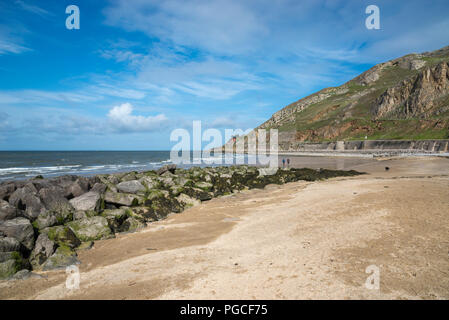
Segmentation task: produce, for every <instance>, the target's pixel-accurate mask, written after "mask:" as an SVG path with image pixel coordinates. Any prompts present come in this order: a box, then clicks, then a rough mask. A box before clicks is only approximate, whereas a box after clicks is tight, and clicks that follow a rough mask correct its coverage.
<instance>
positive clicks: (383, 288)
mask: <svg viewBox="0 0 449 320" xmlns="http://www.w3.org/2000/svg"><path fill="white" fill-rule="evenodd" d="M307 158H312V159H304V157H297V158H296V157H290V159H291V165H292V166H299V167H304V166H306V167H307V166H308V167H315V168H316V167H322V168H325V167H328V168H335V169H346V170H347V169H355V170H359V171H364V172H367V173H368V174H367V175H363V176H358V177H350V178H346V177H345V178H334V179H330V180H326V181H319V182H295V183H289V184H286V185H283V186H267V187H266V188H265V189H263V190H250V191H246V192H242V193H239V194H235V195H231V196H226V197H221V198H217V199H213V200H211V201H209V202H206V203H204V204H202V205H201V206H198V207H194V208H191V209H189V210H187V211H184V212H183V213H181V214H177V215H171V216H170V217H169V218H168V219H166V220H164V221H159V222H156V223H153V224H150V225H149V226H148V227H147V228H146V229H144V230H143V231H141V232H138V233H133V234H121V235H118V236H117V238H115V239H111V240H105V241H98V242H96V243H95V246H94V248H93V249H91V250H88V251H82V252H80V253H79V258H80V260H81V262H82V264H81V265H80V266H79V267H80V271H81V282H80V289H78V290H69V289H66V287H65V280H66V274H65V271H53V272H46V273H42V274H43V275H44V276H45V277H46V278H44V279H28V280H23V281H2V282H0V298H1V299H449V277H448V275H449V159H446V158H406V159H390V160H388V159H385V160H374V159H348V158H345V159H342V158H339V159H334V160H332V159H328V160H326V161H328V163H323V161H325V160H323V159H321V160H320V159H316V158H315V157H307ZM342 160H344V161H342ZM365 160H368V161H365ZM307 161H308V162H307ZM354 161H355V162H354ZM333 165H335V166H336V167H332V166H333ZM386 166H388V167H389V168H390V170H389V171H385V169H384V168H385V167H386ZM370 265H375V266H377V267H378V268H379V270H380V289H379V290H370V289H367V288H366V287H365V281H366V279H367V277H368V276H369V274H367V273H365V270H366V268H367V267H368V266H370Z"/></svg>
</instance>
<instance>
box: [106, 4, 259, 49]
mask: <svg viewBox="0 0 449 320" xmlns="http://www.w3.org/2000/svg"><path fill="white" fill-rule="evenodd" d="M104 12H105V15H106V23H107V24H109V25H120V26H122V27H124V28H125V29H127V30H129V31H142V32H144V33H146V34H147V35H149V36H156V37H158V38H161V39H165V40H169V41H172V42H174V43H176V44H180V45H186V46H194V47H201V48H203V49H206V50H210V51H213V52H220V53H234V52H236V51H238V52H243V51H247V50H250V49H251V48H252V43H253V41H249V40H250V39H254V40H256V39H257V40H258V39H260V35H261V34H265V31H266V28H265V26H264V25H263V23H262V22H261V21H259V20H258V19H257V17H256V15H255V13H254V11H253V10H251V7H248V6H246V5H245V4H244V3H243V2H241V1H230V0H209V1H201V0H193V1H179V0H166V1H160V0H134V1H128V0H127V1H122V0H120V1H114V4H113V5H112V6H110V7H108V8H106V9H105V10H104Z"/></svg>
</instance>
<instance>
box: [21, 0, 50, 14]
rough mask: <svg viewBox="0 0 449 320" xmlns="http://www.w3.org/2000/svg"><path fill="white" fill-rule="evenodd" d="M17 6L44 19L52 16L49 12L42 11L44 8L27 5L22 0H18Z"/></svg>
mask: <svg viewBox="0 0 449 320" xmlns="http://www.w3.org/2000/svg"><path fill="white" fill-rule="evenodd" d="M16 4H17V5H19V6H20V7H21V8H22V9H23V10H25V11H28V12H31V13H34V14H37V15H40V16H42V17H43V16H48V15H51V13H50V12H48V11H47V10H45V9H42V8H40V7H38V6H35V5H32V4H28V3H25V2H24V1H22V0H16Z"/></svg>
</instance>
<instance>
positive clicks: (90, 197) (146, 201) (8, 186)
mask: <svg viewBox="0 0 449 320" xmlns="http://www.w3.org/2000/svg"><path fill="white" fill-rule="evenodd" d="M274 169H275V170H268V169H261V168H257V167H254V166H244V165H243V166H230V167H205V168H199V167H193V168H190V169H183V168H177V167H176V166H175V165H167V166H164V167H162V168H160V169H158V170H157V171H144V172H136V171H132V172H126V173H118V174H117V173H116V174H104V175H96V176H92V177H82V176H60V177H56V178H52V179H44V178H43V177H35V178H33V179H29V180H25V181H14V182H7V183H4V184H1V185H0V279H9V278H22V277H29V276H31V275H33V274H32V273H31V272H30V270H32V271H48V270H55V269H60V268H65V267H68V266H70V265H73V264H78V263H79V260H78V255H77V251H79V250H80V248H83V249H84V248H91V247H92V245H93V244H94V241H98V240H105V239H111V238H115V237H116V235H117V234H120V233H124V232H125V233H126V232H136V231H138V230H140V229H143V228H145V227H146V226H147V225H148V224H152V223H153V222H156V221H161V220H164V219H165V218H167V217H168V216H169V215H171V214H173V213H181V212H183V211H184V210H186V209H189V208H191V207H194V206H198V205H200V204H201V203H203V202H205V201H210V200H212V199H214V198H217V197H220V196H227V195H231V194H235V193H238V192H241V191H243V190H249V189H263V188H264V187H266V186H267V185H271V184H276V185H282V184H285V183H288V182H294V181H300V180H304V181H315V180H321V179H328V178H332V177H337V176H354V175H359V174H362V173H360V172H357V171H353V170H351V171H341V170H326V169H322V170H321V169H320V170H314V169H295V168H289V169H279V168H274Z"/></svg>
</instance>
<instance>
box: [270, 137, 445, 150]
mask: <svg viewBox="0 0 449 320" xmlns="http://www.w3.org/2000/svg"><path fill="white" fill-rule="evenodd" d="M279 150H280V151H306V152H314V151H336V152H347V151H365V152H378V151H396V152H410V153H447V152H449V140H360V141H334V142H322V143H306V142H287V141H285V140H284V141H282V140H281V141H279Z"/></svg>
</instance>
